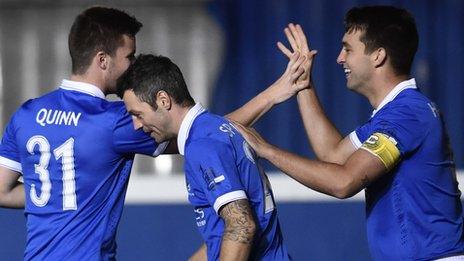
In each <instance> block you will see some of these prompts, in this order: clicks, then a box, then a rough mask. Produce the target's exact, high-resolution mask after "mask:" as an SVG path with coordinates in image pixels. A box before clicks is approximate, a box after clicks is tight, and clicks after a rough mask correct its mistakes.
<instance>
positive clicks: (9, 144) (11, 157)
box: [0, 117, 22, 172]
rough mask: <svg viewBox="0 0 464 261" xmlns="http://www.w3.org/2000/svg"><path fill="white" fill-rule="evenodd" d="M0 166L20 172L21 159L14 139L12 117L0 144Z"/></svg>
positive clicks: (14, 128)
mask: <svg viewBox="0 0 464 261" xmlns="http://www.w3.org/2000/svg"><path fill="white" fill-rule="evenodd" d="M0 166H3V167H5V168H8V169H10V170H14V171H17V172H22V168H21V159H20V154H19V150H18V144H17V140H16V127H15V124H14V117H13V118H12V120H10V122H9V123H8V125H7V127H6V129H5V132H4V133H3V137H2V141H1V144H0Z"/></svg>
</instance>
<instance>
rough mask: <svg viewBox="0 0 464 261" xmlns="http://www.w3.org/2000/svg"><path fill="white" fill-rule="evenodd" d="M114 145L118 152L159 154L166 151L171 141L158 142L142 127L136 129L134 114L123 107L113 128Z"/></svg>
mask: <svg viewBox="0 0 464 261" xmlns="http://www.w3.org/2000/svg"><path fill="white" fill-rule="evenodd" d="M112 135H113V145H114V148H115V150H116V151H117V152H118V153H137V154H144V155H148V156H154V157H156V156H158V155H160V154H161V153H163V152H164V150H165V149H166V147H167V145H168V144H169V142H163V143H161V144H158V143H157V142H156V141H155V140H154V139H153V138H152V137H150V135H148V134H147V133H145V132H143V130H142V129H137V130H136V129H134V124H133V122H132V116H131V115H130V114H129V113H128V112H127V111H126V110H125V108H122V109H121V110H120V112H119V114H118V118H117V120H116V122H115V124H114V128H113V133H112Z"/></svg>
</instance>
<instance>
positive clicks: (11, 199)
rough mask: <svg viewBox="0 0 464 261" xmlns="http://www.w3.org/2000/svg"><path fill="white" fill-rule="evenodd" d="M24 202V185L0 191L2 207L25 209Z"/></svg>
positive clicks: (17, 184)
mask: <svg viewBox="0 0 464 261" xmlns="http://www.w3.org/2000/svg"><path fill="white" fill-rule="evenodd" d="M24 201H25V194H24V185H23V184H22V183H20V182H17V183H16V185H14V186H13V187H10V188H5V189H1V190H0V207H3V208H24Z"/></svg>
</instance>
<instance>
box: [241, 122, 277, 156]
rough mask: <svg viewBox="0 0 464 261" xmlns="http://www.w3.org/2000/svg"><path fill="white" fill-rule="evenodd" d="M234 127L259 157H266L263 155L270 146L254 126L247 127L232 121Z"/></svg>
mask: <svg viewBox="0 0 464 261" xmlns="http://www.w3.org/2000/svg"><path fill="white" fill-rule="evenodd" d="M232 124H233V125H234V126H235V128H236V129H237V130H238V131H239V132H240V133H241V134H242V136H243V138H244V139H245V140H246V142H247V143H248V144H249V145H250V146H251V147H252V148H253V150H254V151H255V152H256V154H257V155H258V156H259V157H262V158H266V157H265V155H266V153H267V152H268V151H269V149H270V148H271V147H272V145H270V144H269V143H267V142H266V141H265V140H264V139H263V138H262V137H261V135H259V133H258V132H257V131H256V130H255V129H254V128H251V127H250V128H247V127H245V126H243V125H241V124H240V123H237V122H233V123H232Z"/></svg>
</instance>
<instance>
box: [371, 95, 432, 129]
mask: <svg viewBox="0 0 464 261" xmlns="http://www.w3.org/2000/svg"><path fill="white" fill-rule="evenodd" d="M379 112H380V113H379V117H382V116H383V117H394V118H399V119H401V118H405V119H408V118H410V119H417V120H420V121H422V120H427V119H429V118H431V117H433V116H436V115H435V114H436V113H437V108H436V105H435V104H434V103H433V102H432V101H431V100H430V99H429V98H427V97H426V96H425V95H424V94H422V93H421V92H420V91H419V90H417V89H407V90H404V91H402V92H401V93H400V94H399V95H398V96H397V97H396V98H395V99H394V100H393V101H391V102H390V103H388V104H387V105H386V106H385V108H384V110H381V111H379Z"/></svg>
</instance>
